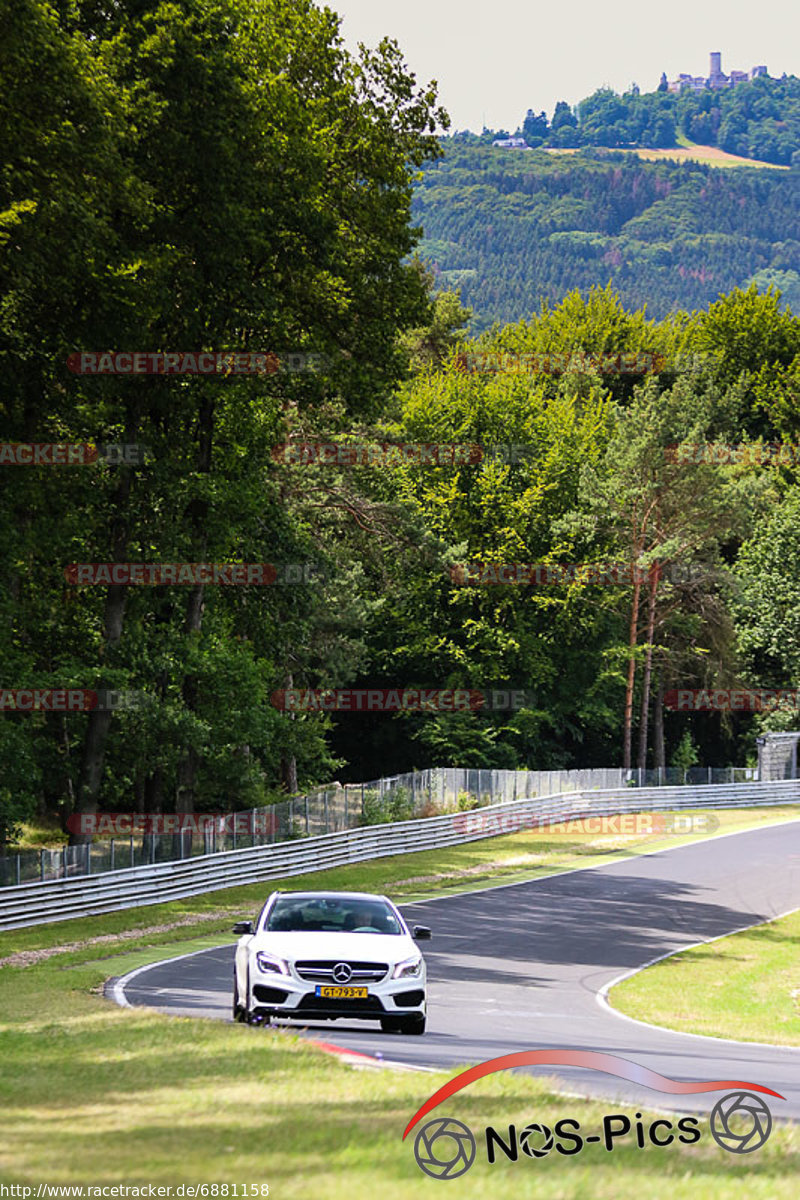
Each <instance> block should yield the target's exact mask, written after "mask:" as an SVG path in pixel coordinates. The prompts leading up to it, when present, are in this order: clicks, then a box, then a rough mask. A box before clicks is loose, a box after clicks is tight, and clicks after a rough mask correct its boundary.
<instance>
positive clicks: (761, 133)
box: [452, 75, 800, 166]
mask: <svg viewBox="0 0 800 1200" xmlns="http://www.w3.org/2000/svg"><path fill="white" fill-rule="evenodd" d="M508 136H509V133H508V130H505V129H503V130H494V129H484V130H483V132H482V133H481V134H474V133H470V132H469V131H468V130H462V131H457V132H456V133H454V134H453V136H452V141H453V143H454V144H462V145H474V144H482V145H486V144H491V142H492V141H493V140H494V139H495V138H503V137H508ZM516 136H518V137H523V138H524V139H525V141H526V143H527V144H528V146H530V147H531V148H532V149H536V148H538V147H540V146H550V147H561V148H565V147H575V146H608V147H623V146H624V147H635V146H638V147H641V148H645V147H647V148H654V149H664V148H669V147H673V146H677V145H678V144H679V143H680V141H681V139H688V140H689V141H691V142H696V143H699V144H700V145H703V146H719V148H720V149H721V150H725V151H727V152H728V153H729V154H738V155H742V156H743V157H745V158H756V159H759V160H761V161H763V162H768V163H774V164H777V165H787V166H788V165H789V164H790V163H792V162H795V163H797V162H800V79H798V78H797V76H796V75H790V76H784V78H782V79H771V78H769V76H763V75H762V76H758V77H757V78H755V79H752V80H749V81H747V82H742V83H739V84H737V85H736V86H735V87H732V88H722V89H716V88H703V89H701V90H699V91H695V90H693V89H684V90H682V91H680V92H669V91H667V90H666V88H665V87H664V86H663V83H662V86H661V87H660V88H659V89H658V90H657V91H655V92H647V93H640V92H639V89H638V88H636V87H635V86H633V87H631V89H630V91H628V92H625V93H623V94H622V95H619V94H618V93H617V92H615V91H613V90H612V89H611V88H607V87H604V88H598V90H597V91H596V92H594V93H593V94H592V95H591V96H587V97H586V99H585V100H582V101H581V102H580V103H579V104H578V105H577V106H576V110H575V112H573V111H572V109H571V108H570V106H569V105H568V104H567V103H566V102H565V101H563V100H559V102H558V104H556V107H555V110H554V111H553V116H552V118H550V119H548V117H547V114H546V113H545V112H540V113H534V111H533V109H528V112H527V115H526V117H525V120H524V121H523V123H522V125H521V126H520V128H518V129H517V130H516ZM795 156H797V157H796V158H795Z"/></svg>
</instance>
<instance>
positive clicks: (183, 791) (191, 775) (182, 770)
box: [174, 396, 214, 858]
mask: <svg viewBox="0 0 800 1200" xmlns="http://www.w3.org/2000/svg"><path fill="white" fill-rule="evenodd" d="M198 421H199V434H198V449H197V469H198V471H202V472H209V471H210V470H211V454H212V446H213V435H214V401H213V400H212V399H210V398H209V397H208V396H204V397H203V399H202V401H201V404H200V411H199V414H198ZM208 507H209V506H208V501H207V500H196V501H193V502H192V503H191V504H190V506H189V516H190V518H191V520H192V523H193V525H194V528H195V532H196V534H197V539H196V543H197V544H198V546H199V552H200V557H201V558H203V557H204V556H205V554H206V553H207V550H208V533H207V519H208ZM204 597H205V587H204V585H203V584H201V583H200V584H198V585H197V586H196V587H193V588H192V590H191V592H190V594H189V600H188V603H187V606H186V620H185V622H184V627H183V628H184V633H185V634H186V636H187V639H191V638H192V637H193V636H194V635H195V634H199V632H200V630H201V629H202V626H203V611H204V603H203V601H204ZM197 694H198V680H197V676H196V675H194V674H190V675H186V676H184V679H183V684H182V687H181V695H182V697H183V703H184V706H185V707H186V709H187V710H188V711H189V712H195V711H196V710H197ZM199 765H200V756H199V754H198V753H197V751H196V749H195V748H194V747H193V746H188V747H187V748H186V751H185V752H184V755H183V758H182V759H181V761H180V762H179V763H178V772H177V779H176V788H175V812H176V813H193V812H194V807H195V783H196V780H197V770H198V767H199ZM188 842H189V835H187V836H184V835H183V834H181V833H179V834H176V835H175V845H174V852H175V856H176V857H179V858H182V857H183V856H184V853H185V851H186V847H187V843H188Z"/></svg>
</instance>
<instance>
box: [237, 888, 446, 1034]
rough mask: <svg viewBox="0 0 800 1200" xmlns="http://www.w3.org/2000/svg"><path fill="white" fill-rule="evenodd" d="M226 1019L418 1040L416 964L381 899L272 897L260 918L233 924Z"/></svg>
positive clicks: (417, 929)
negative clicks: (371, 1031)
mask: <svg viewBox="0 0 800 1200" xmlns="http://www.w3.org/2000/svg"><path fill="white" fill-rule="evenodd" d="M233 932H234V933H238V934H240V935H241V936H240V938H239V942H238V944H237V946H236V960H235V965H234V971H233V1017H234V1020H236V1021H247V1022H248V1023H249V1024H253V1025H257V1024H269V1022H270V1021H271V1020H272V1019H273V1018H274V1017H284V1018H285V1017H288V1018H291V1019H292V1020H294V1021H299V1020H302V1021H305V1022H306V1023H310V1022H314V1021H319V1020H323V1021H332V1020H336V1019H337V1018H343V1017H347V1018H351V1019H352V1018H354V1017H356V1018H358V1019H359V1020H362V1021H363V1020H366V1021H380V1024H381V1029H382V1030H383V1031H384V1032H385V1033H424V1032H425V980H426V975H425V960H424V958H423V957H422V955H421V953H420V951H419V949H418V948H417V942H420V941H424V940H426V939H428V938H430V936H431V931H430V929H428V928H427V926H425V925H415V926H414V928H413V931H412V930H409V928H408V926H407V925H406V923H405V921H404V920H403V918H402V916H401V915H400V913H399V912H398V910H397V909H396V908H395V906H394V905H393V904H392V902H391V900H389V899H387V897H386V896H373V895H370V894H369V893H366V892H273V893H272V895H271V896H270V897H269V899H268V900H267V902H266V904H265V905H264V907H263V909H262V910H261V915H260V916H259V918H258V920H257V921H256V923H255V925H253V922H252V921H240V922H239V923H238V924H237V925H234V927H233Z"/></svg>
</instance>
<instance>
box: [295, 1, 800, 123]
mask: <svg viewBox="0 0 800 1200" xmlns="http://www.w3.org/2000/svg"><path fill="white" fill-rule="evenodd" d="M317 2H318V3H320V4H322V3H323V0H317ZM327 7H329V8H332V9H333V10H334V11H335V12H338V13H339V15H340V16H341V17H343V23H342V34H343V36H344V39H345V42H346V43H347V45H348V47H350V48H355V46H356V44H357V43H358V42H360V41H361V42H366V43H367V45H369V46H375V45H377V43H378V42H379V41H380V39H381V37H383V36H389V37H393V38H395V39H396V40H397V41H398V42H399V44H400V47H401V49H402V50H403V53H404V55H405V60H406V63H407V64H408V67H409V68H410V69H411V71H412V72H413V73H414V74H415V75H416V76H417V80H418V82H419V83H427V82H428V81H429V80H430V79H436V80H437V81H438V84H439V97H440V103H442V104H443V105H444V107H445V108H446V109H447V110H448V112H449V113H450V118H451V121H452V125H451V132H452V130H453V129H472V130H474V131H475V132H480V130H481V128H482V127H483V124H484V121H485V123H486V125H487V126H488V127H489V128H493V129H500V128H505V129H508V130H510V131H511V132H513V131H514V129H515V128H516V127H517V125H520V124H521V123H522V121H523V119H524V117H525V113H526V112H527V110H528V109H529V108H532V109H533V110H534V112H537V113H538V112H540V111H541V110H542V109H545V111H546V112H547V115H548V116H549V117H551V116H552V113H553V108H554V107H555V103H556V101H557V100H566V101H567V102H568V103H569V104H575V103H577V101H578V100H582V99H583V97H584V96H588V95H589V94H590V93H591V92H593V91H594V90H595V88H597V87H602V86H603V85H608V86H610V87H612V88H614V90H615V91H617V92H621V91H626V90H627V89H628V87H629V86H630V84H631V83H632V82H635V83H638V85H639V87H640V89H641V90H642V91H643V92H649V91H653V90H654V89H655V88H656V87H657V85H658V81H659V79H660V78H661V72H662V71H666V72H667V78H668V79H673V78H675V77H676V76H677V75H678V74H679V73H680V72H681V71H686V72H687V73H689V74H690V75H707V74H708V56H709V52H710V51H712V50H720V51H721V52H722V69H723V71H725V72H726V73H728V72H730V70H731V69H732V68H733V69H736V70H740V71H749V70H750V68H751V67H753V66H756V65H758V64H761V63H764V64H766V66H767V68H768V70H769V73H770V75H773V76H780V75H782V74H783V72H784V71H785V72H786V74H787V75H792V74H796V75H800V3H798V0H756V2H754V0H700V2H699V3H698V0H667V3H665V4H661V5H655V4H654V3H653V2H652V0H649V3H645V2H641V0H601V2H600V3H588V0H573V3H566V4H565V3H559V2H558V0H548V2H547V3H544V4H542V3H539V4H537V3H535V2H533V0H527V2H523V0H492V2H491V3H485V4H475V3H474V0H472V2H471V0H327Z"/></svg>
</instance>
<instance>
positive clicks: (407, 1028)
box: [400, 1013, 425, 1034]
mask: <svg viewBox="0 0 800 1200" xmlns="http://www.w3.org/2000/svg"><path fill="white" fill-rule="evenodd" d="M400 1032H401V1033H407V1034H408V1033H410V1034H419V1033H424V1032H425V1015H424V1013H414V1015H413V1017H401V1018H400Z"/></svg>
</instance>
